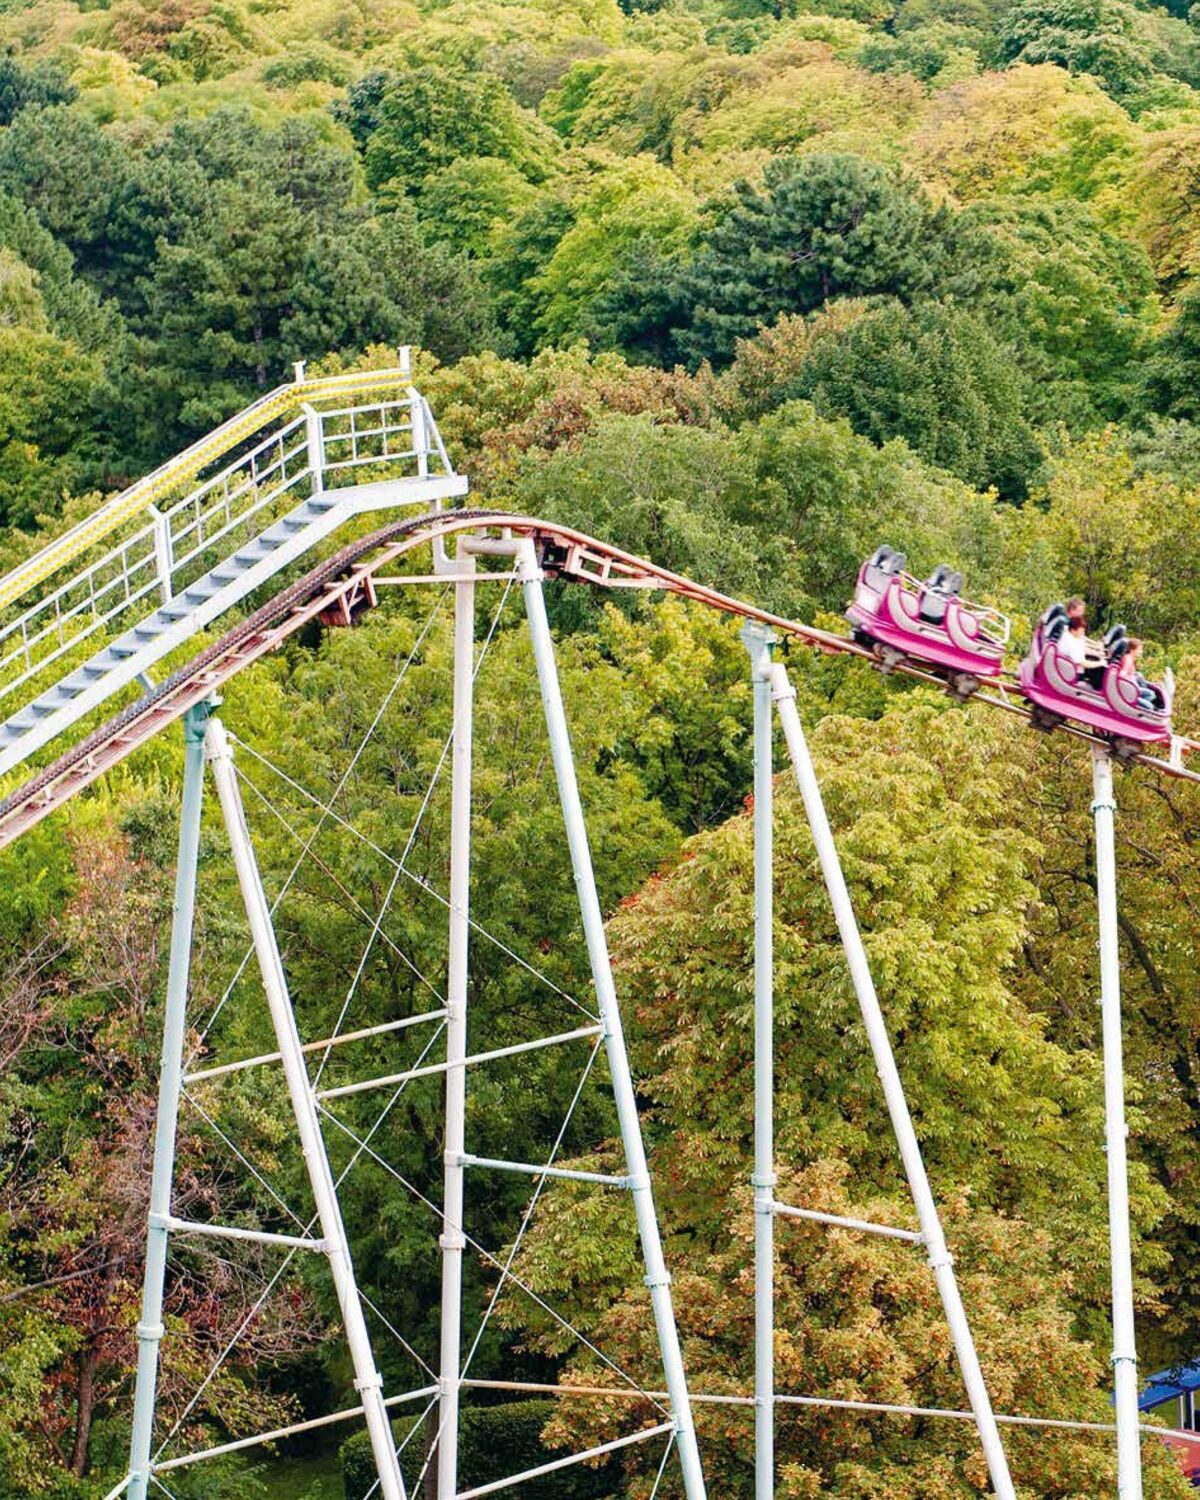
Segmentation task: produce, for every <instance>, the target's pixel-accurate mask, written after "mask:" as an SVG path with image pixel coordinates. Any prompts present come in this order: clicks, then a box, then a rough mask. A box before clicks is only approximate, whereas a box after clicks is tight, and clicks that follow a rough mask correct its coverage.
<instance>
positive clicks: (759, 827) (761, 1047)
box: [742, 625, 777, 1500]
mask: <svg viewBox="0 0 1200 1500" xmlns="http://www.w3.org/2000/svg"><path fill="white" fill-rule="evenodd" d="M742 640H743V641H744V642H745V644H746V649H747V651H749V653H750V663H751V670H752V675H753V679H754V1170H753V1172H752V1173H751V1177H750V1181H751V1184H752V1186H753V1188H754V1497H755V1500H772V1497H773V1496H774V1494H775V1183H776V1177H775V1057H774V1047H775V974H774V964H775V935H774V921H775V911H774V909H775V889H774V880H775V875H774V865H775V851H774V837H775V829H774V817H775V807H774V801H775V798H774V775H773V770H774V767H773V763H772V756H771V747H772V732H771V731H772V729H773V728H774V718H775V714H774V709H773V707H772V703H771V647H772V646H773V645H774V644H775V641H776V640H777V637H776V635H775V633H774V631H771V630H768V629H767V628H766V627H765V626H762V625H747V626H745V628H744V629H743V631H742Z"/></svg>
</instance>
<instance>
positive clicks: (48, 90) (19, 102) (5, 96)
mask: <svg viewBox="0 0 1200 1500" xmlns="http://www.w3.org/2000/svg"><path fill="white" fill-rule="evenodd" d="M78 93H79V91H78V89H76V88H75V87H74V85H73V84H72V83H71V82H70V80H69V79H68V78H67V77H66V76H65V74H64V72H63V69H62V68H61V67H60V66H59V65H58V64H57V63H54V62H42V63H35V64H34V66H33V67H30V68H26V67H23V66H22V64H21V63H20V61H19V60H18V59H17V58H15V57H0V125H11V124H12V122H13V120H14V119H16V117H17V115H19V114H20V112H21V111H22V110H23V109H29V108H31V107H32V108H39V109H40V108H44V107H45V106H47V105H50V104H70V103H71V101H72V100H73V99H75V98H76V97H77V96H78Z"/></svg>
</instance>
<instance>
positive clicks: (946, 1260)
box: [748, 639, 1132, 1500]
mask: <svg viewBox="0 0 1200 1500" xmlns="http://www.w3.org/2000/svg"><path fill="white" fill-rule="evenodd" d="M748 645H749V646H750V649H751V655H752V658H753V659H754V663H755V677H756V702H757V683H758V680H759V679H760V676H762V675H765V677H766V680H767V682H768V683H769V685H770V691H771V697H772V700H773V702H774V704H775V707H776V709H777V711H778V713H779V721H780V724H781V726H782V728H783V734H784V739H785V740H786V742H787V748H788V755H789V757H790V759H791V762H792V767H793V770H794V771H795V775H796V781H797V783H798V785H799V788H800V796H801V799H802V800H803V802H804V811H805V814H806V815H807V818H808V822H809V826H810V828H811V829H812V835H813V842H814V844H815V845H816V850H817V858H818V860H819V861H820V865H821V873H822V876H823V877H824V881H825V888H826V890H827V891H828V893H829V899H830V902H831V904H832V906H833V911H834V916H835V918H836V919H837V925H838V932H839V934H840V936H841V940H842V946H843V948H844V949H845V953H846V961H847V963H848V965H849V968H850V977H851V980H852V981H853V984H854V991H855V994H856V996H857V998H858V1003H859V1009H860V1011H861V1013H862V1019H863V1024H864V1026H865V1028H866V1032H867V1037H868V1040H869V1042H870V1045H871V1052H872V1055H873V1057H874V1061H875V1068H876V1071H877V1072H878V1074H879V1078H880V1082H881V1083H882V1085H883V1092H884V1098H885V1100H886V1102H887V1107H888V1114H889V1115H890V1117H891V1122H892V1129H893V1131H894V1133H895V1136H896V1142H897V1145H898V1146H899V1148H900V1156H901V1159H902V1161H903V1163H904V1171H905V1175H906V1176H907V1178H908V1185H909V1191H910V1192H911V1194H912V1198H913V1203H914V1205H915V1207H916V1211H917V1219H918V1222H919V1223H920V1226H921V1234H920V1238H921V1241H922V1242H923V1244H924V1246H925V1249H926V1252H927V1254H928V1258H929V1264H930V1266H931V1267H932V1269H933V1273H934V1276H935V1277H936V1279H937V1285H938V1291H939V1293H940V1295H941V1299H942V1307H943V1309H944V1311H945V1314H946V1322H947V1324H948V1325H949V1328H950V1335H951V1338H952V1339H953V1341H954V1349H955V1353H956V1354H957V1356H958V1363H959V1368H960V1370H961V1371H962V1376H963V1382H964V1384H965V1386H966V1388H967V1396H968V1399H969V1400H970V1403H971V1410H972V1412H973V1413H974V1416H975V1425H976V1427H977V1429H978V1432H979V1440H980V1443H981V1444H982V1446H983V1451H984V1456H985V1458H986V1459H987V1465H988V1472H989V1474H990V1476H991V1481H992V1489H993V1490H994V1492H995V1493H996V1495H997V1496H999V1497H1000V1500H1016V1492H1015V1490H1014V1489H1013V1482H1012V1477H1011V1476H1010V1474H1009V1471H1008V1460H1007V1458H1006V1457H1005V1453H1004V1446H1003V1444H1002V1443H1001V1441H1000V1431H999V1428H998V1426H997V1424H996V1417H995V1414H994V1412H993V1411H992V1403H991V1398H990V1397H989V1395H988V1391H987V1386H986V1384H985V1383H984V1379H983V1371H982V1370H981V1368H980V1365H979V1357H978V1355H977V1353H976V1351H975V1341H974V1338H973V1337H972V1334H971V1327H970V1324H969V1322H968V1321H967V1315H966V1311H965V1309H964V1308H963V1303H962V1297H961V1295H960V1294H959V1290H958V1282H957V1279H956V1278H955V1275H954V1261H953V1258H952V1256H951V1255H950V1251H949V1249H948V1248H947V1246H946V1239H945V1235H944V1234H943V1232H942V1225H941V1220H940V1218H939V1216H938V1211H937V1203H936V1201H935V1199H934V1196H933V1190H932V1188H931V1186H930V1183H929V1177H928V1175H927V1173H926V1171H925V1163H924V1160H923V1158H922V1156H921V1146H920V1142H919V1141H918V1139H917V1133H916V1130H915V1129H914V1127H913V1122H912V1116H911V1115H910V1114H909V1110H908V1101H907V1099H906V1098H905V1094H904V1085H903V1083H902V1081H901V1078H900V1072H899V1069H898V1068H897V1066H896V1059H895V1056H894V1054H893V1052H892V1044H891V1038H890V1037H889V1035H888V1030H887V1024H886V1022H885V1021H884V1017H883V1010H882V1008H881V1006H880V1004H879V997H878V995H877V994H876V992H875V982H874V980H873V979H872V977H871V969H870V965H869V964H868V962H867V954H866V949H865V948H864V946H863V941H862V934H861V933H860V932H859V929H858V922H857V919H856V918H855V915H854V907H853V904H852V902H851V900H850V892H849V890H848V889H847V887H846V880H845V876H844V875H843V873H842V865H841V860H840V859H839V857H838V852H837V845H836V843H835V842H834V838H833V832H832V830H831V829H830V827H829V819H828V817H827V816H826V813H825V802H824V799H823V797H822V795H821V787H820V783H819V782H818V781H817V775H816V771H815V769H814V767H813V763H812V757H811V756H810V755H809V751H808V744H807V742H806V741H805V738H804V730H803V728H802V726H801V723H800V714H799V712H798V710H797V708H796V693H795V689H794V688H793V687H792V686H791V683H790V682H789V680H788V675H787V671H786V669H785V668H784V667H783V665H782V664H781V663H779V662H771V661H769V658H768V656H767V648H766V645H765V643H763V642H762V641H761V639H760V640H759V641H757V642H756V641H753V640H751V641H750V642H748ZM756 653H757V654H756ZM756 723H757V716H756ZM759 753H763V754H769V744H768V745H767V747H766V750H765V752H764V751H762V748H761V745H760V744H759V742H758V741H757V740H756V762H755V764H756V778H755V786H756V795H757V779H758V766H759V762H758V754H759ZM756 825H757V820H756ZM757 916H758V917H759V919H760V921H761V920H762V919H763V908H762V906H761V905H760V906H758V907H757ZM763 949H764V951H769V950H767V949H766V939H765V937H764V938H763ZM759 951H760V950H759V947H758V945H757V944H756V955H757V954H758V953H759ZM764 988H765V986H764ZM756 997H757V998H758V1000H759V1003H760V1004H762V1005H763V1006H766V1005H769V1003H770V1000H769V996H767V995H766V994H764V995H763V996H758V991H757V987H756ZM757 1009H758V1006H757V1005H756V1012H757ZM768 1057H769V1054H768ZM758 1060H759V1061H760V1062H761V1061H762V1055H761V1054H759V1057H758ZM758 1082H760V1083H761V1080H758ZM764 1092H765V1085H764ZM758 1099H759V1096H758V1091H757V1089H756V1102H758ZM756 1123H757V1122H756ZM756 1170H757V1169H756ZM756 1208H757V1203H756ZM764 1324H765V1319H764ZM758 1337H759V1344H758V1350H757V1352H758V1355H759V1357H760V1358H762V1359H763V1360H764V1362H765V1359H766V1353H765V1351H764V1350H763V1348H762V1346H761V1339H762V1334H761V1333H760V1334H759V1335H758ZM764 1482H765V1476H764V1474H763V1472H762V1470H761V1469H760V1470H759V1475H758V1484H757V1485H756V1500H767V1497H768V1496H770V1494H771V1493H772V1491H771V1489H770V1488H759V1487H758V1485H762V1484H763V1483H764ZM1131 1493H1132V1492H1131ZM1122 1500H1124V1497H1122Z"/></svg>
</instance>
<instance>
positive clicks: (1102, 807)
mask: <svg viewBox="0 0 1200 1500" xmlns="http://www.w3.org/2000/svg"><path fill="white" fill-rule="evenodd" d="M1091 810H1092V812H1093V813H1098V812H1110V813H1115V812H1116V810H1117V804H1116V803H1115V802H1112V801H1108V800H1105V799H1104V798H1102V797H1097V798H1096V800H1095V801H1094V802H1093V803H1092V807H1091Z"/></svg>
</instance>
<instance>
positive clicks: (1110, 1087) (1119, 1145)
mask: <svg viewBox="0 0 1200 1500" xmlns="http://www.w3.org/2000/svg"><path fill="white" fill-rule="evenodd" d="M1092 787H1093V800H1092V816H1093V818H1094V820H1095V829H1096V902H1097V907H1098V911H1099V919H1100V1008H1101V1019H1102V1023H1103V1033H1104V1141H1105V1149H1106V1151H1107V1153H1108V1236H1109V1248H1110V1252H1111V1261H1112V1320H1113V1352H1112V1363H1113V1381H1114V1388H1115V1395H1116V1402H1115V1404H1116V1416H1117V1495H1118V1496H1119V1500H1142V1440H1141V1432H1140V1429H1139V1422H1140V1417H1139V1415H1138V1373H1137V1343H1136V1338H1135V1330H1134V1317H1133V1252H1132V1249H1131V1247H1130V1233H1129V1169H1128V1163H1127V1160H1126V1137H1127V1135H1128V1129H1127V1127H1126V1125H1125V1072H1124V1066H1123V1062H1122V1037H1121V953H1120V946H1119V943H1118V930H1117V856H1116V841H1115V828H1114V824H1115V819H1116V811H1117V803H1116V798H1115V796H1114V794H1113V774H1112V760H1111V759H1110V757H1109V754H1108V752H1107V750H1102V749H1101V748H1100V747H1099V746H1094V747H1093V749H1092Z"/></svg>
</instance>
